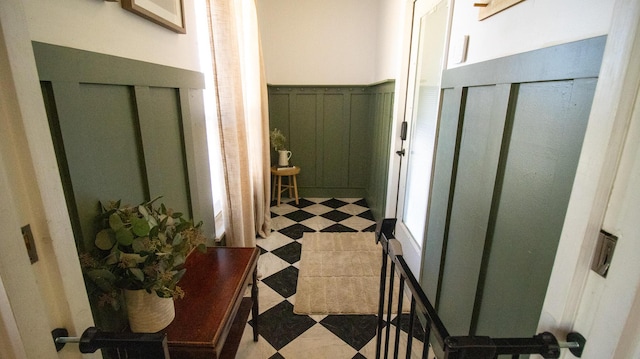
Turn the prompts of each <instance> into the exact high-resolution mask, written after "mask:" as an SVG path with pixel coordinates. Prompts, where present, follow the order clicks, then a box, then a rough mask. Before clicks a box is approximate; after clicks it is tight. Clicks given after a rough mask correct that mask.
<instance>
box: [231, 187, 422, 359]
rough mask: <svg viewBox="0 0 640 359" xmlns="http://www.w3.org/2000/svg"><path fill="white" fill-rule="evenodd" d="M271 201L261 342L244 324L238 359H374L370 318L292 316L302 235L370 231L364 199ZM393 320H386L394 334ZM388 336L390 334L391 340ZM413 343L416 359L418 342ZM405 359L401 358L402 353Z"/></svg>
mask: <svg viewBox="0 0 640 359" xmlns="http://www.w3.org/2000/svg"><path fill="white" fill-rule="evenodd" d="M299 202H300V203H299V204H298V205H296V204H295V202H293V201H289V202H287V203H281V204H280V206H279V207H276V206H275V203H272V206H273V207H271V217H272V228H273V232H272V233H271V235H270V236H269V237H268V238H265V239H258V240H257V245H258V247H259V248H260V250H261V255H260V259H259V261H258V273H259V275H260V276H261V280H260V282H259V283H258V286H259V287H258V288H259V303H260V310H259V312H260V317H259V320H260V325H259V328H258V332H259V334H260V338H259V340H258V342H257V343H255V342H253V340H252V330H253V327H252V321H251V320H249V322H248V323H247V326H246V328H245V332H244V335H243V338H242V341H241V343H240V347H239V349H238V354H237V356H236V358H238V359H277V358H286V359H297V358H304V359H313V358H332V359H341V358H344V359H350V358H354V359H356V358H374V357H375V347H376V339H375V336H376V325H377V319H376V316H375V315H311V316H309V315H297V314H294V313H293V304H294V303H295V292H296V284H297V278H298V267H299V260H300V251H301V248H302V245H301V244H300V243H299V242H298V240H299V239H300V238H302V236H303V235H304V233H305V232H359V231H361V232H367V231H369V232H371V231H374V230H375V221H374V218H373V216H372V214H371V211H370V210H369V208H368V206H367V203H366V201H365V200H363V199H351V198H340V199H336V198H331V199H326V198H325V199H318V198H302V199H300V201H299ZM404 317H405V315H403V316H402V318H401V319H402V320H401V325H400V327H401V330H402V332H401V333H402V334H401V338H404V339H403V340H406V337H407V334H406V333H407V328H406V327H408V326H407V325H406V323H407V322H408V320H406V318H404ZM396 324H397V318H395V319H394V320H392V322H391V327H390V328H391V333H392V335H393V333H394V332H395V328H396ZM392 338H393V336H392ZM417 344H418V345H415V344H414V345H413V347H414V350H412V351H416V354H415V355H413V356H412V357H416V358H419V357H420V355H419V354H417V353H420V351H421V350H422V343H421V342H417ZM402 357H404V354H402Z"/></svg>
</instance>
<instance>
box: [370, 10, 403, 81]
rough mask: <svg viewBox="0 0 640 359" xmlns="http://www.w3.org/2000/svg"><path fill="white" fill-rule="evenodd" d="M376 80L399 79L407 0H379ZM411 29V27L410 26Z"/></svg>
mask: <svg viewBox="0 0 640 359" xmlns="http://www.w3.org/2000/svg"><path fill="white" fill-rule="evenodd" d="M378 2H379V5H378V11H379V14H378V22H377V31H378V35H377V41H376V50H375V52H376V56H375V60H376V62H375V74H374V82H378V81H384V80H388V79H397V78H398V76H399V74H398V71H400V69H401V68H402V66H401V62H400V60H401V59H402V55H403V53H402V50H403V46H402V44H403V37H404V36H405V34H404V31H405V29H407V27H406V25H407V24H405V16H406V14H405V9H406V3H407V2H406V0H378ZM408 29H410V28H408Z"/></svg>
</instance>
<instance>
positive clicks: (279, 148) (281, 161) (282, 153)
mask: <svg viewBox="0 0 640 359" xmlns="http://www.w3.org/2000/svg"><path fill="white" fill-rule="evenodd" d="M269 141H270V142H271V147H273V149H274V150H275V151H276V152H278V166H280V167H285V166H288V165H289V159H290V158H291V151H287V149H286V148H285V147H284V145H285V143H287V138H286V137H285V136H284V134H282V132H281V131H280V130H278V129H277V128H274V129H273V130H272V131H271V132H270V133H269Z"/></svg>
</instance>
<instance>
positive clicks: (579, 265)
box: [538, 0, 640, 345]
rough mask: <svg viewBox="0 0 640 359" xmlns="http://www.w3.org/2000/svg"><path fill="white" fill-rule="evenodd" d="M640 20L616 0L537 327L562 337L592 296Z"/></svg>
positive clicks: (635, 72)
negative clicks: (596, 255) (588, 289)
mask: <svg viewBox="0 0 640 359" xmlns="http://www.w3.org/2000/svg"><path fill="white" fill-rule="evenodd" d="M639 19H640V3H638V2H635V1H624V0H618V1H617V2H616V4H615V8H614V12H613V16H612V21H611V28H610V31H609V34H608V38H607V44H606V46H605V51H604V56H603V60H602V66H601V69H600V76H599V78H598V85H597V87H596V93H595V96H594V101H593V105H592V108H591V114H590V117H589V123H588V125H587V130H586V133H585V139H584V144H583V148H582V152H581V156H580V160H579V163H578V169H577V172H576V178H575V181H574V185H573V189H572V194H571V198H570V200H569V206H568V209H567V214H566V219H565V222H564V227H563V230H562V235H561V237H560V242H559V245H558V250H557V253H556V261H555V262H554V267H553V270H552V273H551V278H550V281H549V286H548V288H547V295H546V297H545V303H544V305H543V308H542V314H541V318H540V322H539V325H538V331H552V332H555V333H556V334H558V335H560V337H562V335H563V334H566V333H567V332H569V331H571V330H572V329H573V325H574V323H575V321H576V319H577V318H578V316H579V312H578V311H579V307H580V303H581V300H582V299H583V298H587V297H589V296H591V295H592V294H591V293H586V292H585V288H586V282H587V279H588V275H589V273H590V267H591V259H592V257H593V254H594V252H595V248H596V239H597V236H598V233H599V231H600V228H601V227H602V224H603V219H604V216H605V212H606V210H607V206H608V201H609V195H610V193H611V189H612V186H613V183H614V180H615V177H616V174H617V171H618V165H619V161H620V156H621V153H622V150H623V146H624V143H625V141H624V140H625V138H626V134H627V130H628V128H629V123H630V121H631V116H632V112H633V109H634V104H635V98H636V94H637V92H638V84H639V83H640V56H639V54H640V21H639ZM618 310H624V309H622V308H618ZM627 310H628V308H627ZM582 334H583V335H585V336H586V335H587V334H588V333H582ZM623 336H624V334H623ZM591 340H592V341H593V340H594V338H592V339H591ZM596 340H597V339H596ZM591 345H598V344H591Z"/></svg>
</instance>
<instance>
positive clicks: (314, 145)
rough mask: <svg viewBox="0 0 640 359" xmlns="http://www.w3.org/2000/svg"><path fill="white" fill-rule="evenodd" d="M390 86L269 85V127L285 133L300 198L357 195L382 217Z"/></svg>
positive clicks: (389, 121)
mask: <svg viewBox="0 0 640 359" xmlns="http://www.w3.org/2000/svg"><path fill="white" fill-rule="evenodd" d="M394 88H395V83H394V81H386V82H383V83H380V84H373V85H364V86H342V85H336V86H288V85H287V86H285V85H269V116H270V120H269V121H270V126H269V127H270V128H271V129H274V128H278V129H280V130H281V131H282V132H283V133H284V134H285V136H287V141H288V146H289V147H288V149H290V150H291V152H292V153H293V155H292V156H291V163H293V164H295V165H297V166H300V168H301V172H300V175H299V176H298V188H299V192H300V195H301V196H303V197H305V196H306V197H351V198H359V197H362V198H365V199H366V200H367V202H368V203H369V206H370V208H371V210H372V213H373V214H374V216H375V218H376V219H381V218H382V215H383V211H384V205H385V199H386V181H387V178H388V162H389V146H390V140H391V139H390V133H391V122H392V118H393V112H392V111H393V96H394ZM271 158H272V162H273V163H274V164H275V163H276V157H275V152H274V151H272V154H271Z"/></svg>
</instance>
